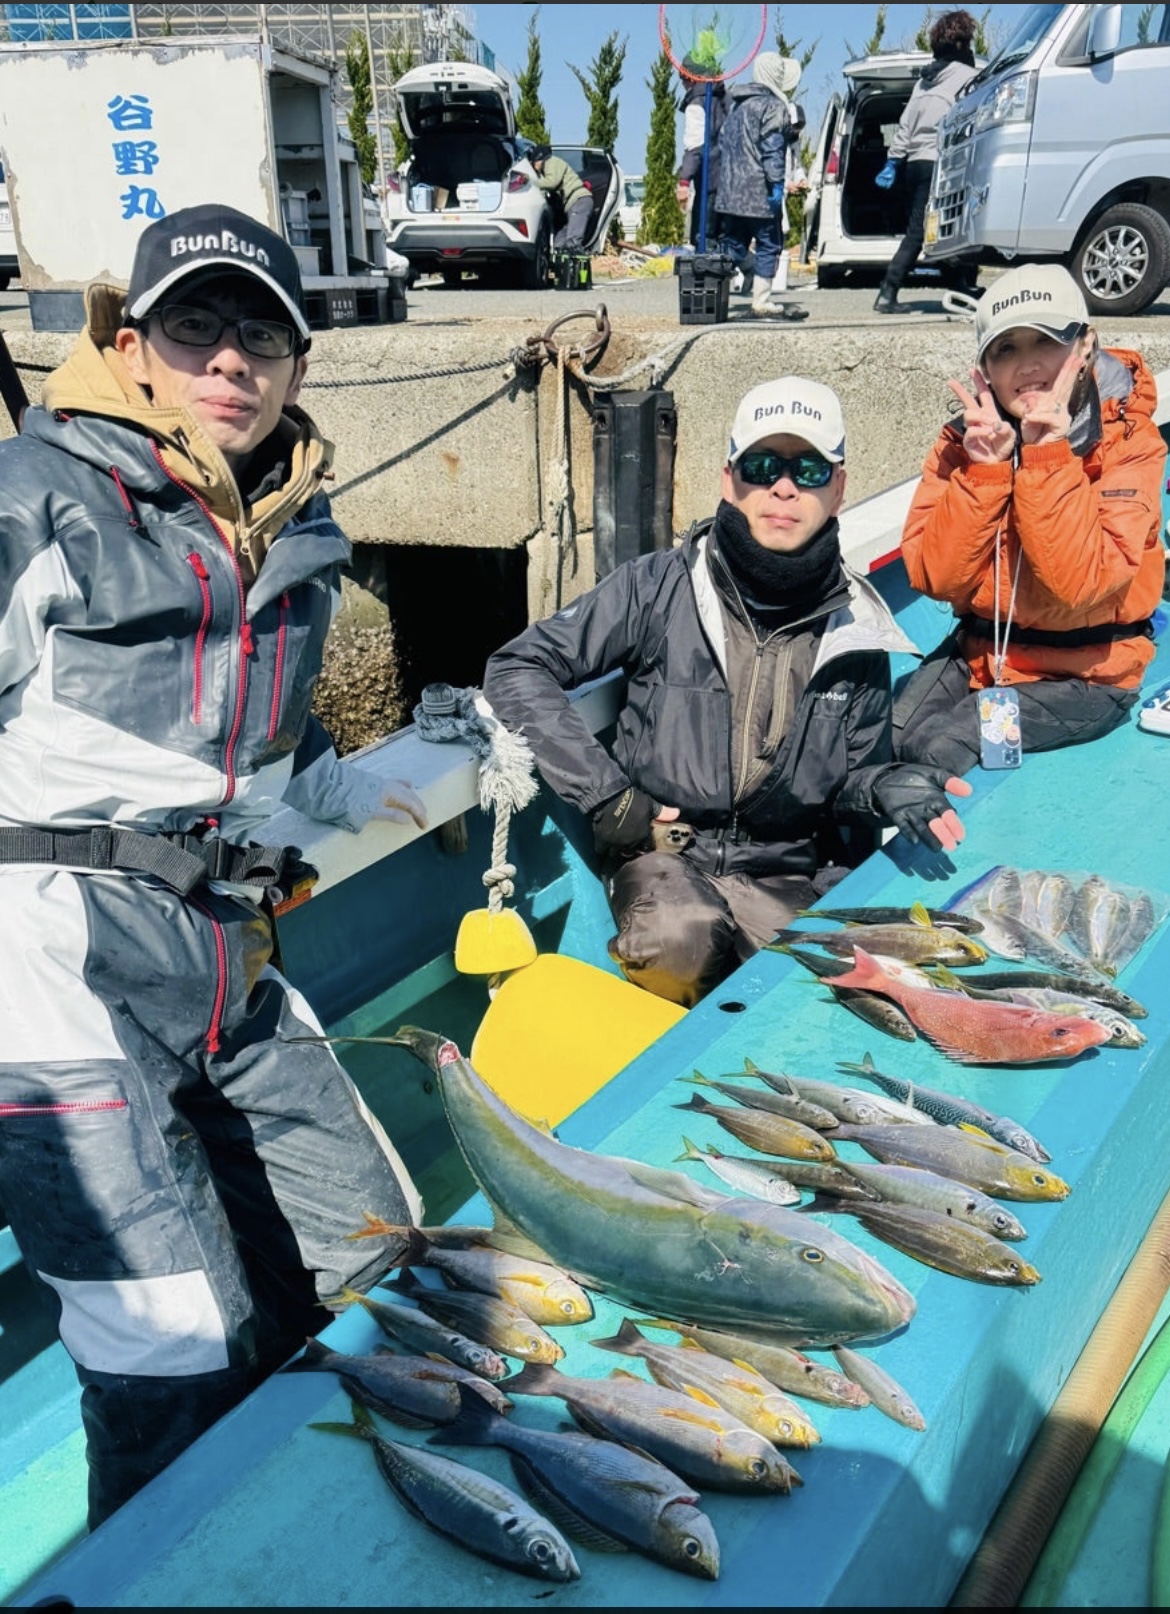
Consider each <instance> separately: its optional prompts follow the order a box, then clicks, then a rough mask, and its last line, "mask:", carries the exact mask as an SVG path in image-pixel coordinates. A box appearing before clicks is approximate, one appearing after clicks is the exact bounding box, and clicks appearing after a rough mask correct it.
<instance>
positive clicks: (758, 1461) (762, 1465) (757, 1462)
mask: <svg viewBox="0 0 1170 1614" xmlns="http://www.w3.org/2000/svg"><path fill="white" fill-rule="evenodd" d="M749 1472H750V1473H751V1476H752V1478H753V1479H758V1480H762V1479H767V1477H768V1465H767V1463H766V1462H765V1461H764V1459H763V1458H762V1457H753V1458H752V1462H751V1468H750V1471H749Z"/></svg>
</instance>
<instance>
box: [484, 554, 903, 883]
mask: <svg viewBox="0 0 1170 1614" xmlns="http://www.w3.org/2000/svg"><path fill="white" fill-rule="evenodd" d="M847 575H848V580H849V587H850V594H851V600H850V604H849V605H848V606H847V607H845V608H843V609H840V610H837V611H834V612H833V613H832V615H831V616H830V617H829V619H828V621H827V623H826V624H825V628H824V631H823V633H821V634H820V635H819V640H818V646H817V651H816V656H815V661H814V665H813V670H812V675H811V677H810V678H809V680H808V683H807V685H806V687H805V688H804V691H803V694H802V695H801V696H800V698H799V699H798V701H797V702H796V706H795V710H794V712H793V715H792V719H791V722H790V723H789V724H788V727H787V730H786V732H785V733H784V735H783V737H782V738H781V739H780V741H779V745H778V748H777V751H776V755H775V759H774V765H773V766H772V767H771V769H770V770H768V771H767V773H766V775H765V776H764V777H763V778H762V779H757V780H756V781H755V782H753V784H752V786H751V788H750V789H749V790H748V792H747V793H746V795H745V796H744V798H743V799H742V800H739V801H737V800H735V799H734V798H735V791H734V783H733V777H732V760H731V759H732V752H733V741H732V734H731V712H732V698H731V692H730V690H729V687H728V676H729V673H728V658H727V642H728V639H727V632H726V623H725V618H724V608H723V607H722V606H721V604H720V601H719V596H718V592H717V589H716V586H715V583H714V580H713V578H712V576H711V573H710V569H709V567H708V564H707V540H706V537H705V534H704V533H703V532H702V531H698V532H696V533H694V534H692V535H691V536H690V537H688V539H687V540H686V541H685V542H684V543H683V544H682V545H681V546H680V547H679V548H676V549H671V550H665V551H662V552H659V553H655V554H652V555H644V556H640V557H639V558H638V559H636V560H632V561H627V562H626V563H625V564H624V565H622V566H619V567H618V568H617V569H616V571H614V572H611V573H610V574H609V576H608V577H605V578H603V579H602V580H601V582H600V583H598V584H597V585H596V587H595V588H593V589H592V590H590V592H589V593H587V594H585V595H583V596H582V597H581V598H580V599H577V600H574V601H573V602H572V603H571V604H569V605H567V606H565V607H564V609H563V610H561V611H558V612H557V613H556V615H555V616H553V617H550V618H549V619H547V620H546V621H543V622H536V623H533V624H532V625H531V626H530V627H528V628H526V629H525V630H524V631H523V632H522V633H520V634H518V635H517V636H516V638H514V639H512V640H511V641H510V642H509V643H508V644H506V645H504V646H503V647H502V648H501V649H499V650H497V651H496V652H495V654H494V655H493V656H492V657H491V658H490V660H489V662H488V665H487V670H486V673H485V676H484V694H485V695H486V697H487V699H488V701H489V702H490V703H491V705H492V707H493V709H494V711H495V713H496V715H497V716H498V717H499V718H500V719H501V720H502V721H503V722H504V723H505V724H506V725H507V726H508V727H509V728H512V729H519V730H522V731H523V733H524V735H525V737H526V738H527V740H528V742H529V744H530V745H531V747H532V750H533V753H534V755H535V757H536V761H537V765H538V766H539V769H540V772H541V774H542V776H543V777H544V779H545V780H546V782H547V783H548V784H549V786H550V787H551V788H552V789H553V790H555V791H556V793H557V794H558V795H559V796H561V797H563V798H564V799H565V800H566V801H569V802H571V803H573V804H574V805H575V806H577V807H579V808H580V809H581V810H582V811H583V812H586V813H588V812H590V811H592V809H593V808H595V807H597V806H600V805H601V803H602V802H605V801H608V800H609V799H610V798H611V797H613V796H616V795H617V794H619V793H620V792H621V791H622V790H624V789H625V788H626V787H627V785H631V784H632V785H635V786H636V787H637V788H638V789H639V790H642V791H644V792H645V793H646V794H647V795H649V796H652V797H653V798H654V800H656V801H659V802H663V803H665V804H667V805H669V806H672V807H678V808H679V809H680V810H681V813H682V817H683V819H684V820H686V821H687V822H688V823H690V824H692V825H694V826H695V828H696V829H697V830H699V831H700V832H703V831H707V832H710V833H711V835H713V836H715V837H716V838H718V839H719V840H720V841H721V842H722V845H721V850H720V857H719V870H720V871H721V872H726V871H730V870H741V871H742V872H744V873H751V874H764V873H770V872H776V871H784V872H794V873H808V872H811V870H812V869H814V868H815V867H816V865H817V856H816V845H815V843H816V838H817V835H818V831H819V830H820V829H821V828H822V827H823V825H824V821H825V819H826V817H828V818H831V819H835V820H836V821H838V822H841V823H851V822H858V821H862V820H867V819H869V820H875V821H876V820H877V819H879V818H880V817H881V814H880V811H879V810H878V809H877V808H876V806H875V803H874V799H873V787H874V785H875V784H876V783H877V781H878V779H879V778H880V777H881V775H882V774H883V773H884V772H885V771H886V769H887V767H888V766H889V765H890V763H891V760H892V750H891V743H890V706H891V698H890V664H889V653H890V652H891V651H909V652H912V653H913V652H914V650H915V647H914V646H913V645H912V644H911V643H910V641H909V640H908V639H907V638H906V637H905V636H904V634H903V633H902V631H901V629H900V628H899V627H898V626H897V624H896V623H895V621H894V619H893V617H892V615H891V614H890V612H889V610H888V609H887V607H886V605H885V604H884V602H883V601H882V600H881V598H880V597H879V596H878V595H877V593H876V591H875V590H874V589H873V588H872V586H871V585H870V584H868V583H867V582H865V580H864V579H863V578H861V577H858V576H856V575H855V574H853V573H848V574H847ZM783 631H799V629H795V630H783ZM619 669H620V670H621V671H623V672H624V673H625V674H626V680H627V685H626V693H625V702H624V705H623V707H622V709H621V711H620V713H619V716H618V720H617V732H616V735H615V738H614V742H613V752H612V755H611V754H610V752H609V751H607V749H606V748H605V746H604V745H602V744H601V742H600V741H599V740H598V739H597V738H596V737H595V736H594V735H593V734H592V733H591V732H590V731H589V728H588V726H587V725H586V723H585V722H584V721H583V719H582V718H581V717H580V716H579V715H578V714H577V713H576V712H575V710H574V709H573V707H572V705H571V703H570V702H569V701H568V699H567V697H566V694H565V692H566V690H570V689H574V688H576V687H577V686H578V685H580V684H584V683H587V682H589V681H591V680H593V679H596V678H599V677H602V676H603V675H605V674H607V673H611V672H614V671H616V670H619Z"/></svg>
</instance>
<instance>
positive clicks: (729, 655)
mask: <svg viewBox="0 0 1170 1614" xmlns="http://www.w3.org/2000/svg"><path fill="white" fill-rule="evenodd" d="M844 462H845V426H844V421H843V419H842V416H841V407H840V404H839V402H838V400H837V397H836V395H835V394H834V393H833V392H832V391H831V390H830V389H829V388H828V387H825V386H822V385H820V384H819V383H818V382H815V381H810V380H807V379H805V378H804V377H801V376H785V377H783V378H781V379H780V380H776V381H768V382H764V383H763V384H762V385H760V386H757V387H754V388H752V390H751V391H750V392H748V393H747V394H746V395H745V397H744V398H743V399H742V400H741V402H740V404H739V408H738V409H737V411H736V415H735V421H734V424H733V426H732V429H731V440H730V443H729V445H728V450H727V460H726V463H725V465H724V468H723V473H722V492H723V498H722V500H721V502H720V504H719V507H718V510H717V512H716V514H715V516H714V518H713V519H711V520H706V521H703V522H701V523H699V524H698V526H696V527H695V528H694V529H693V530H692V531H691V532H690V533H689V534H688V535H687V536H686V537H685V539H684V540H683V542H682V543H681V544H680V545H678V546H677V547H675V548H673V549H670V550H664V551H659V552H656V553H653V554H648V555H642V556H639V557H638V558H636V559H634V560H630V561H627V562H625V563H624V564H623V565H621V566H619V567H618V568H617V569H616V570H615V571H613V572H611V573H610V574H609V575H608V576H607V577H604V578H603V579H602V580H601V581H600V582H599V583H598V584H597V585H596V586H595V587H594V588H593V589H591V590H590V591H589V592H588V593H586V594H584V595H582V596H581V597H580V598H579V599H576V600H574V601H572V603H571V604H569V605H567V606H565V607H564V609H563V610H561V611H559V612H558V613H557V614H556V615H555V616H553V617H551V618H549V619H548V620H547V621H543V622H537V623H534V624H532V625H531V626H530V627H528V628H526V629H525V630H524V631H523V632H522V633H520V634H519V635H517V637H516V638H514V639H512V640H511V641H510V642H509V643H508V644H506V645H504V646H503V647H502V648H501V649H499V650H497V651H496V652H495V654H494V655H493V656H492V657H491V658H490V660H489V661H488V665H487V670H486V673H485V677H484V693H485V695H486V696H487V699H488V700H489V701H490V703H491V705H492V707H493V708H494V710H495V713H496V715H497V717H499V718H500V719H501V720H502V721H503V722H504V723H506V724H507V725H508V727H509V728H513V729H518V730H522V731H523V733H524V735H525V737H526V739H527V740H528V743H529V745H530V746H531V747H532V751H533V753H534V755H535V757H536V761H537V766H538V767H539V769H540V772H541V774H542V775H543V777H544V779H545V780H546V782H547V783H548V784H549V786H550V787H551V788H552V789H553V790H555V791H556V792H557V794H558V795H559V796H561V797H563V798H564V799H565V800H566V801H568V802H570V803H571V804H572V805H574V806H575V807H578V808H580V809H581V811H582V812H583V813H586V814H587V815H588V816H589V818H590V820H591V821H592V826H593V838H594V844H595V848H596V851H597V853H598V855H599V857H600V859H601V867H602V871H603V874H604V878H605V882H606V892H607V895H608V898H609V904H610V908H611V910H612V912H613V915H614V919H615V921H616V923H617V935H616V936H615V937H614V938H613V940H612V941H611V942H610V944H609V951H610V954H611V956H612V957H613V959H614V960H615V962H616V963H617V965H618V966H619V968H620V969H621V970H622V972H623V974H624V975H625V976H626V977H627V978H628V979H629V980H631V981H633V982H635V983H636V984H637V985H639V986H642V987H645V988H646V989H647V990H648V991H651V992H654V993H657V994H658V995H659V996H660V997H664V998H669V999H670V1000H671V1001H672V1002H675V1003H681V1004H683V1005H684V1006H686V1007H688V1008H689V1007H690V1006H691V1005H692V1004H694V1003H696V1002H697V1001H698V1000H699V998H701V997H702V996H703V995H704V994H705V993H707V992H709V991H710V990H711V988H712V987H714V986H715V985H716V984H717V983H718V982H719V981H720V980H722V979H723V978H724V977H725V976H726V975H727V974H728V973H729V972H730V971H731V970H732V969H734V968H735V967H736V965H737V964H739V963H741V962H742V961H743V960H744V959H747V958H749V957H750V956H751V955H752V954H753V953H754V952H755V951H756V950H757V949H758V948H759V947H760V946H761V945H762V944H763V943H764V942H766V941H768V940H770V938H771V937H772V936H774V935H775V933H776V931H777V930H779V929H781V928H783V927H784V926H786V925H787V924H789V923H790V921H791V920H792V918H793V917H794V916H795V914H796V913H797V911H798V910H799V909H801V908H805V907H808V906H809V905H810V904H811V903H813V902H814V901H815V900H816V898H817V897H818V896H819V895H820V894H821V893H823V892H824V891H826V890H828V889H829V888H830V887H831V886H832V885H833V884H834V883H835V882H836V880H838V879H839V878H840V877H841V876H842V875H843V874H845V873H846V872H847V871H848V869H849V867H850V866H851V865H852V864H853V863H856V862H859V861H860V860H861V858H862V857H863V856H864V855H866V853H868V852H869V851H870V850H872V849H873V846H874V845H875V842H876V837H877V833H878V832H879V831H880V829H881V827H882V826H883V825H884V824H887V823H893V824H894V825H895V826H896V827H897V828H899V829H900V830H901V831H902V832H903V833H904V834H905V835H906V836H907V837H908V838H909V839H910V840H922V841H923V842H925V843H926V844H927V845H928V846H929V847H931V848H932V849H933V850H935V851H939V850H947V851H950V850H953V849H954V847H955V845H956V844H957V842H958V841H959V840H960V839H961V838H962V835H963V829H962V825H961V824H960V822H959V819H958V817H957V815H956V813H955V811H954V809H953V808H952V807H951V806H950V804H949V803H948V801H947V797H946V792H947V791H950V792H951V793H952V794H956V795H962V796H965V795H969V794H970V786H969V785H967V784H966V783H965V782H964V781H962V780H959V779H952V778H951V777H950V776H949V775H948V773H947V772H946V770H944V769H940V768H929V767H919V766H918V765H916V764H899V763H895V762H894V761H893V752H892V748H891V676H890V664H889V655H890V652H891V651H893V650H901V651H913V649H914V647H913V646H912V645H911V644H910V642H909V640H907V639H906V638H905V636H904V635H903V634H902V632H901V630H900V629H899V628H898V626H897V624H896V623H895V622H894V620H893V617H892V616H891V615H890V613H889V611H888V609H887V607H886V605H885V603H884V602H883V601H882V600H881V598H880V596H879V595H878V594H877V592H876V591H875V590H874V589H873V587H872V586H871V585H870V584H869V583H867V582H866V581H865V580H864V579H863V578H862V577H860V576H858V575H856V574H854V573H853V572H851V571H850V570H849V569H848V568H847V567H846V566H845V565H844V563H843V561H842V559H841V549H840V542H839V535H838V526H837V514H838V511H839V510H840V508H841V504H842V501H843V499H844V496H845V464H844ZM619 670H620V671H621V672H623V673H624V674H625V677H626V687H625V694H624V703H623V706H622V709H621V711H620V713H619V715H618V719H617V733H616V737H615V740H614V743H613V748H612V752H611V751H609V750H607V749H606V747H605V746H604V745H602V743H601V742H600V741H599V740H598V739H597V738H596V737H595V736H594V735H593V734H592V733H591V732H590V730H589V728H588V727H587V725H586V724H585V723H584V722H583V721H582V719H581V718H580V717H579V716H578V715H577V713H576V712H575V711H574V709H573V707H572V705H571V703H570V702H569V700H568V698H567V694H566V691H568V690H570V689H574V688H576V687H577V686H578V685H580V684H583V683H586V682H588V681H590V680H592V679H595V678H599V677H601V676H603V675H604V674H606V673H611V672H616V671H619Z"/></svg>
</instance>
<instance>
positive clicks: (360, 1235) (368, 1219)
mask: <svg viewBox="0 0 1170 1614" xmlns="http://www.w3.org/2000/svg"><path fill="white" fill-rule="evenodd" d="M362 1216H363V1218H364V1220H365V1224H366V1225H365V1227H359V1228H358V1230H357V1232H356V1233H347V1234H346V1235H345V1236H346V1238H347V1239H380V1238H385V1236H386V1234H387V1233H401V1232H402V1231H403V1229H402V1228H401V1227H399V1226H398V1224H397V1223H395V1222H385V1221H383V1220H382V1218H381V1217H380V1216H374V1215H373V1214H372V1213H371V1212H370V1211H363V1212H362Z"/></svg>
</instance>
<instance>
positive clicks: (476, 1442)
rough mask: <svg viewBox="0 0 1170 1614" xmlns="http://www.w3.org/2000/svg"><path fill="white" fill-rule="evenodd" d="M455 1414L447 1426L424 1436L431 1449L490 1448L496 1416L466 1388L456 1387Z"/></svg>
mask: <svg viewBox="0 0 1170 1614" xmlns="http://www.w3.org/2000/svg"><path fill="white" fill-rule="evenodd" d="M456 1388H457V1389H458V1391H459V1411H458V1412H457V1413H456V1415H455V1417H454V1418H453V1419H452V1420H451V1422H450V1423H449V1424H445V1425H443V1426H442V1427H441V1428H439V1429H436V1430H435V1432H434V1434H432V1435H428V1436H427V1443H428V1444H429V1445H431V1446H494V1445H497V1444H498V1442H497V1440H496V1428H497V1426H498V1424H499V1423H500V1414H499V1413H498V1412H496V1411H495V1410H494V1409H493V1408H492V1407H490V1406H489V1405H488V1404H487V1402H486V1401H485V1400H484V1398H483V1396H482V1395H480V1393H479V1391H478V1390H474V1389H472V1388H471V1386H470V1385H467V1384H460V1385H457V1386H456Z"/></svg>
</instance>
